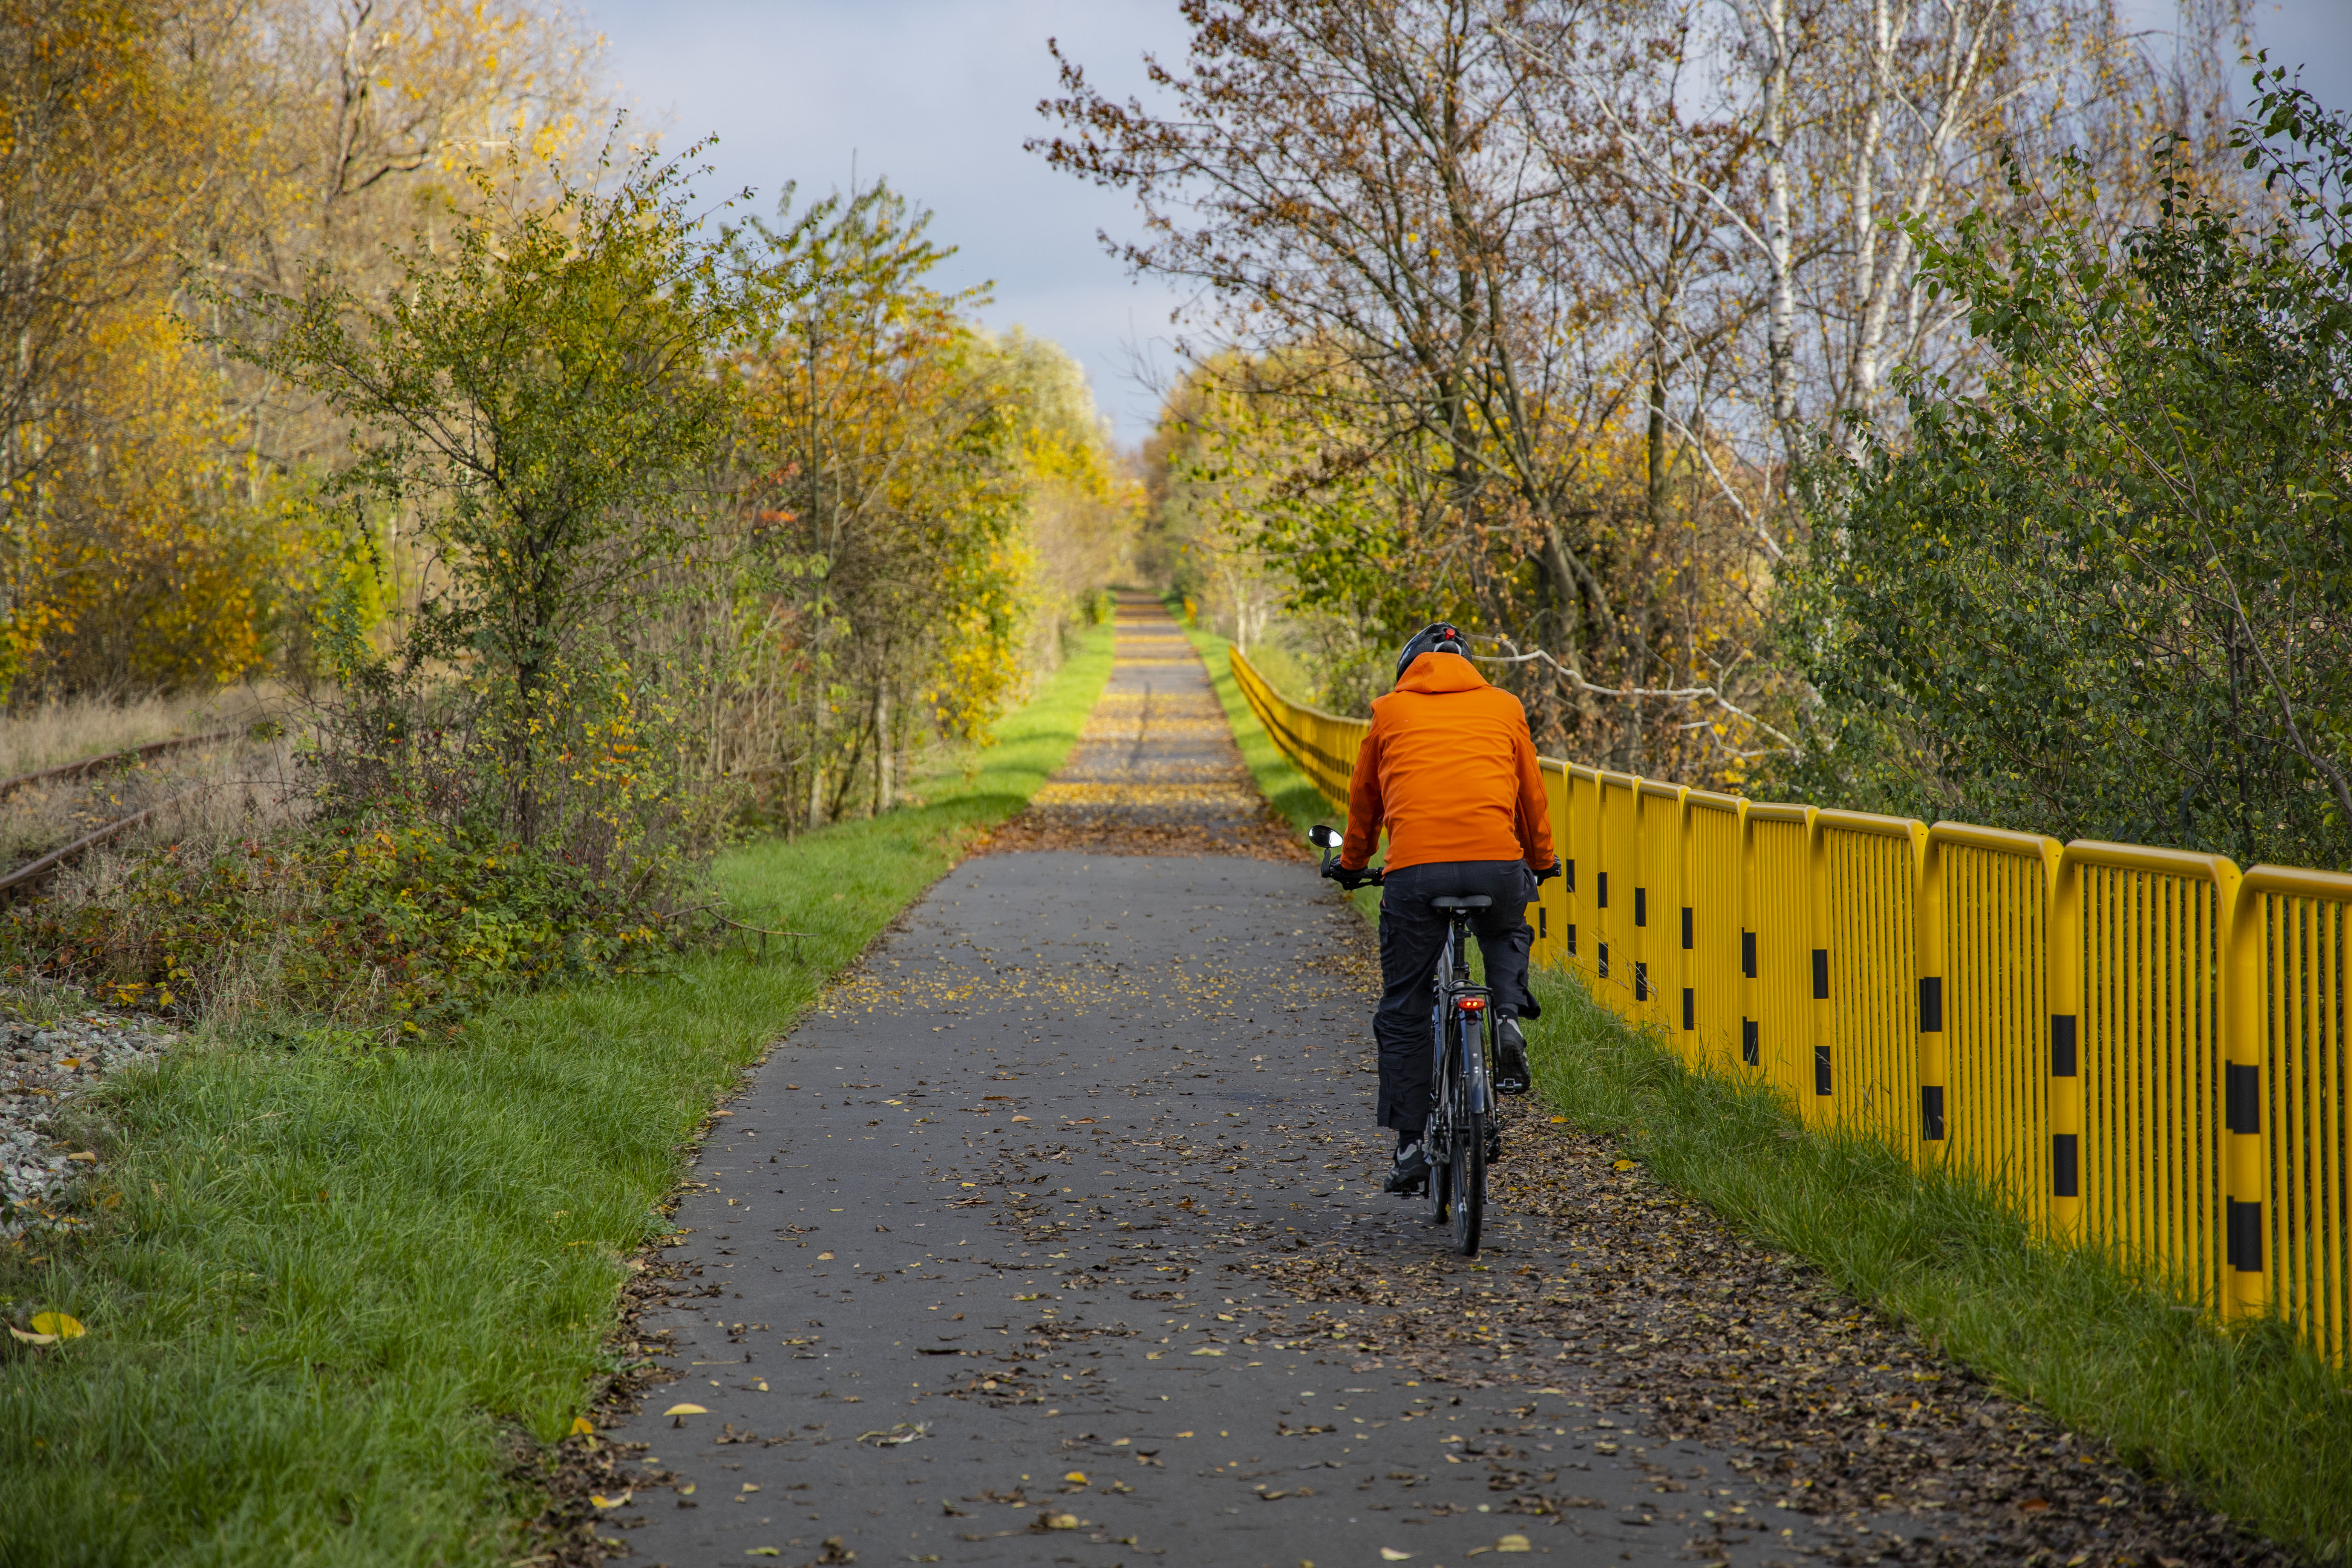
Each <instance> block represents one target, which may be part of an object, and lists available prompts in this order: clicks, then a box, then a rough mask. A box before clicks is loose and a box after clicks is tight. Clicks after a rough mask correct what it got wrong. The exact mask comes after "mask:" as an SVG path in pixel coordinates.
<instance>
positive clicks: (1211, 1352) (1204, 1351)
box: [1192, 1345, 1225, 1355]
mask: <svg viewBox="0 0 2352 1568" xmlns="http://www.w3.org/2000/svg"><path fill="white" fill-rule="evenodd" d="M1192 1353H1193V1354H1194V1355H1223V1354H1224V1353H1225V1352H1223V1351H1220V1350H1211V1349H1210V1348H1209V1347H1208V1346H1207V1345H1202V1347H1201V1348H1200V1349H1199V1350H1196V1351H1194V1352H1192Z"/></svg>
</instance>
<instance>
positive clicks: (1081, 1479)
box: [1062, 1470, 1087, 1486]
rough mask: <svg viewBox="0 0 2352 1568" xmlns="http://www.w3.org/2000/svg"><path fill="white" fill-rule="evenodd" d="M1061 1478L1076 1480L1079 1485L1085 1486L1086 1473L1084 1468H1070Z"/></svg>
mask: <svg viewBox="0 0 2352 1568" xmlns="http://www.w3.org/2000/svg"><path fill="white" fill-rule="evenodd" d="M1062 1479H1064V1480H1066V1481H1076V1482H1077V1483H1078V1485H1080V1486H1085V1485H1086V1484H1087V1473H1086V1471H1084V1470H1072V1471H1071V1472H1069V1474H1067V1475H1066V1476H1064V1477H1063V1478H1062Z"/></svg>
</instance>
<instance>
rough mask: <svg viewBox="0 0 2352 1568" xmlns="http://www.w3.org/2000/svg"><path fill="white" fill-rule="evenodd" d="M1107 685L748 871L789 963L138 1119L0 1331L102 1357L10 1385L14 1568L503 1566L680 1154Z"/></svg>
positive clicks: (5, 1519)
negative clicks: (785, 937)
mask: <svg viewBox="0 0 2352 1568" xmlns="http://www.w3.org/2000/svg"><path fill="white" fill-rule="evenodd" d="M1109 662H1110V658H1109V635H1108V628H1101V629H1098V630H1096V631H1094V632H1092V633H1090V634H1089V635H1088V637H1087V639H1086V643H1085V647H1084V651H1083V653H1082V654H1081V655H1080V656H1079V657H1078V658H1075V659H1073V660H1072V661H1071V662H1070V663H1069V664H1068V665H1066V666H1065V668H1063V670H1062V671H1061V672H1060V674H1059V675H1058V677H1056V678H1055V680H1054V681H1053V682H1052V683H1051V684H1050V685H1049V686H1048V688H1047V689H1045V691H1044V693H1043V694H1042V695H1041V696H1040V698H1039V699H1038V700H1036V701H1035V702H1034V703H1033V704H1031V705H1030V706H1029V707H1028V708H1027V709H1025V710H1022V711H1021V712H1019V713H1016V714H1014V715H1013V716H1012V717H1011V718H1009V719H1008V720H1007V721H1005V722H1004V723H1003V725H1002V726H1001V727H1000V733H1001V735H1002V737H1003V739H1002V741H1001V742H1000V743H999V744H998V745H996V746H995V747H993V748H992V749H990V750H989V751H987V752H984V753H982V754H981V755H980V756H979V757H977V758H976V759H973V760H974V761H975V763H976V766H975V767H974V768H973V770H972V771H971V773H970V774H969V775H962V774H961V773H956V774H950V775H949V776H945V777H942V778H940V779H936V780H932V781H928V782H927V783H926V784H925V785H924V787H923V788H922V791H921V793H922V794H923V795H924V796H925V798H926V801H927V804H926V805H922V806H920V807H915V808H910V809H906V810H901V811H897V812H892V813H890V814H888V815H887V816H881V817H878V818H876V819H873V820H870V821H865V822H858V823H854V824H850V825H846V826H842V827H839V828H834V829H829V830H826V831H824V832H820V833H814V834H810V835H807V836H805V837H801V838H799V839H797V840H794V841H792V842H789V843H787V842H783V841H781V840H769V841H765V842H762V843H759V844H756V845H752V846H751V847H747V848H745V849H743V850H741V851H740V852H737V853H735V854H733V855H730V856H729V857H727V858H726V859H725V860H724V862H723V863H722V865H721V866H720V867H719V885H720V887H721V888H722V889H723V890H724V891H725V892H726V893H727V894H728V895H729V896H730V900H731V901H730V909H731V910H734V911H735V912H736V914H737V918H739V919H740V920H743V921H746V922H747V923H751V924H756V925H763V926H770V927H774V928H779V929H789V930H793V931H806V932H809V933H811V935H810V937H809V938H808V939H807V940H806V941H805V942H804V944H803V951H802V952H800V953H799V955H798V958H797V960H795V959H794V958H793V955H792V952H791V949H790V946H789V945H788V944H778V945H776V946H772V948H771V949H770V952H769V956H768V959H767V960H766V962H764V963H763V962H761V961H759V960H758V959H757V957H756V956H755V955H754V953H753V952H751V950H750V949H749V948H748V947H741V946H739V947H736V948H733V949H730V950H729V951H727V952H719V953H715V954H710V955H707V956H704V957H700V958H698V959H695V960H693V961H691V962H689V963H687V964H686V965H685V966H684V967H683V969H682V971H681V972H680V973H677V974H676V975H674V976H671V977H668V978H667V979H661V980H640V981H627V982H619V983H610V984H600V985H595V986H589V987H583V988H582V989H580V990H578V991H574V992H571V993H566V994H542V995H538V996H528V997H519V998H514V999H510V1000H509V1001H508V1002H506V1003H504V1004H501V1005H496V1006H494V1007H492V1008H490V1009H489V1010H488V1013H487V1014H486V1015H485V1016H481V1017H480V1018H478V1020H477V1022H476V1023H475V1024H474V1025H473V1026H470V1027H469V1028H468V1031H467V1036H466V1043H465V1045H463V1046H462V1047H456V1048H446V1049H422V1050H413V1051H411V1050H394V1051H383V1052H353V1051H351V1050H349V1049H347V1048H345V1040H344V1038H343V1037H340V1036H338V1035H337V1034H336V1033H335V1032H334V1031H332V1030H326V1029H310V1030H305V1029H303V1028H302V1027H301V1026H299V1022H298V1021H280V1022H279V1023H278V1025H277V1026H251V1027H248V1028H247V1029H245V1030H243V1031H241V1032H239V1033H238V1034H236V1035H235V1036H233V1037H215V1038H213V1039H210V1040H207V1041H204V1042H201V1043H197V1044H192V1045H190V1046H188V1047H184V1048H182V1049H181V1050H179V1051H177V1052H175V1053H174V1054H173V1056H171V1057H170V1058H166V1060H165V1061H164V1063H163V1065H162V1067H161V1068H158V1069H156V1070H154V1071H152V1072H149V1073H147V1074H144V1075H142V1076H140V1077H137V1078H134V1079H131V1080H129V1081H127V1082H125V1083H123V1084H122V1085H121V1087H120V1089H119V1090H118V1092H116V1093H115V1094H114V1096H113V1098H112V1101H111V1103H110V1106H109V1107H108V1108H107V1110H108V1116H109V1121H110V1126H108V1127H105V1128H93V1129H91V1130H90V1131H91V1134H92V1136H94V1137H95V1138H96V1139H97V1140H98V1142H99V1143H100V1148H101V1149H102V1151H103V1152H104V1155H105V1160H104V1163H103V1164H102V1165H101V1166H100V1171H99V1174H98V1175H97V1176H96V1177H94V1178H93V1181H94V1190H93V1191H92V1192H91V1194H89V1195H90V1197H91V1199H92V1200H93V1203H94V1205H97V1206H96V1207H95V1208H94V1210H93V1212H94V1213H95V1214H97V1215H99V1216H100V1224H99V1225H98V1226H96V1227H94V1229H93V1230H92V1232H91V1233H90V1234H89V1236H88V1237H86V1238H84V1239H82V1240H80V1241H78V1242H75V1243H70V1244H63V1243H58V1242H55V1241H52V1242H51V1243H49V1244H48V1245H47V1246H46V1247H44V1249H43V1250H42V1251H40V1252H39V1253H37V1254H29V1255H28V1252H27V1251H26V1250H19V1251H18V1252H16V1253H15V1254H13V1255H9V1256H6V1257H5V1260H0V1313H5V1315H6V1316H8V1317H10V1318H11V1319H13V1320H15V1321H19V1322H21V1321H23V1320H24V1319H25V1317H26V1314H27V1313H28V1312H29V1311H32V1310H41V1309H47V1308H59V1309H63V1310H67V1311H69V1312H71V1313H73V1314H74V1315H75V1316H77V1317H79V1318H80V1319H81V1320H82V1321H83V1322H85V1323H86V1324H87V1325H88V1326H89V1334H88V1336H87V1337H86V1338H83V1339H79V1340H76V1341H74V1342H71V1343H69V1344H68V1345H66V1346H62V1347H59V1348H58V1350H55V1351H49V1352H38V1353H34V1352H26V1351H24V1350H23V1349H22V1348H20V1347H16V1346H15V1345H14V1343H13V1342H10V1345H11V1348H10V1349H9V1350H8V1351H6V1352H0V1356H5V1360H4V1361H0V1564H6V1565H10V1568H14V1565H16V1564H24V1565H26V1568H30V1565H33V1564H40V1565H43V1568H50V1565H64V1568H83V1565H88V1568H100V1565H105V1568H115V1565H123V1568H128V1565H131V1564H150V1563H174V1564H197V1565H215V1564H216V1565H220V1568H230V1565H238V1568H244V1565H263V1564H267V1565H268V1568H278V1565H279V1564H283V1563H291V1562H300V1563H320V1564H352V1565H353V1568H358V1565H362V1564H366V1565H370V1568H374V1565H379V1564H388V1563H420V1564H421V1563H436V1564H438V1563H458V1564H470V1563H482V1564H488V1563H504V1562H508V1561H511V1559H512V1558H513V1556H514V1554H515V1551H516V1548H517V1545H518V1539H517V1534H518V1526H517V1525H516V1523H515V1522H514V1521H516V1520H517V1519H518V1518H520V1517H522V1516H524V1515H527V1514H529V1513H530V1512H531V1511H533V1510H534V1509H535V1507H536V1505H537V1500H536V1498H535V1496H534V1495H533V1491H532V1489H531V1487H530V1483H529V1481H528V1479H524V1480H520V1481H517V1480H510V1479H502V1478H504V1477H505V1476H506V1474H507V1464H508V1448H507V1444H506V1434H508V1433H509V1432H521V1433H525V1434H528V1435H529V1436H531V1437H534V1438H536V1439H538V1440H540V1441H542V1442H545V1441H551V1440H552V1439H554V1438H556V1437H558V1436H561V1435H562V1433H563V1431H564V1430H565V1428H566V1426H567V1425H568V1424H569V1422H570V1421H571V1419H572V1416H573V1415H575V1414H577V1413H578V1412H579V1411H580V1409H581V1408H582V1406H583V1403H584V1402H585V1401H586V1400H587V1399H588V1397H589V1396H590V1394H591V1393H592V1391H593V1389H594V1387H595V1386H596V1384H597V1383H598V1380H599V1379H600V1377H602V1376H603V1375H604V1374H605V1373H607V1372H608V1371H609V1370H610V1368H611V1364H612V1363H610V1362H609V1361H608V1360H607V1358H606V1353H605V1352H604V1348H603V1341H604V1334H605V1332H606V1331H607V1330H608V1328H609V1326H610V1325H611V1323H612V1322H613V1321H614V1304H615V1300H616V1290H617V1287H618V1285H619V1282H620V1280H621V1279H622V1277H623V1275H622V1267H621V1261H620V1260H621V1258H622V1257H623V1256H624V1255H625V1254H626V1253H627V1252H628V1251H630V1250H631V1249H633V1248H635V1247H637V1246H639V1245H641V1244H642V1243H644V1242H645V1241H646V1240H647V1239H648V1238H650V1237H653V1236H655V1235H656V1233H657V1232H658V1231H659V1230H660V1229H661V1227H662V1220H661V1217H660V1215H659V1213H658V1205H659V1204H660V1203H661V1201H662V1199H663V1197H664V1196H665V1194H667V1192H668V1191H669V1190H670V1188H671V1186H672V1185H673V1184H674V1183H675V1182H676V1181H677V1177H678V1174H679V1173H680V1171H681V1168H682V1165H683V1162H684V1161H685V1160H686V1158H687V1157H688V1153H689V1152H690V1149H691V1141H692V1138H693V1135H694V1129H695V1128H696V1126H697V1125H698V1123H699V1122H700V1121H702V1119H703V1117H704V1115H705V1113H706V1112H707V1111H708V1110H709V1108H710V1106H711V1103H712V1101H713V1100H715V1099H716V1098H717V1097H718V1096H719V1095H720V1094H722V1093H723V1092H725V1090H726V1089H727V1088H728V1087H729V1086H730V1084H731V1083H733V1082H734V1081H735V1079H736V1078H737V1075H738V1074H740V1072H741V1070H742V1069H743V1068H744V1067H745V1066H746V1065H747V1064H749V1063H751V1062H752V1061H754V1060H755V1059H757V1058H758V1057H759V1056H760V1055H761V1052H762V1051H764V1050H765V1049H766V1048H768V1047H770V1046H772V1044H773V1043H774V1042H775V1041H777V1040H778V1039H780V1038H781V1037H782V1036H783V1035H784V1034H785V1033H786V1031H787V1030H789V1029H790V1027H791V1026H792V1025H793V1021H794V1020H795V1019H796V1018H797V1017H798V1016H799V1015H800V1014H801V1013H802V1012H803V1010H804V1009H805V1008H806V1007H807V1006H808V1005H809V1004H810V1003H811V1002H812V1001H813V1000H814V997H815V996H816V994H817V993H818V990H819V988H820V987H821V986H822V985H823V984H824V981H825V980H826V979H827V978H828V977H829V976H830V975H831V974H832V973H835V971H836V970H837V969H838V968H839V967H840V966H841V965H843V964H844V963H847V962H849V961H850V960H851V959H853V958H855V957H856V955H857V954H858V953H859V952H862V951H863V950H864V949H865V947H866V944H867V943H868V942H871V941H872V940H873V938H874V936H875V934H876V933H877V931H880V930H881V929H882V928H883V926H885V925H886V924H887V922H888V921H890V920H891V919H892V918H893V917H895V916H896V915H897V913H898V911H899V910H901V909H903V908H904V907H905V905H906V904H907V902H908V900H911V899H912V898H914V897H915V896H916V895H917V894H918V893H919V892H920V891H921V890H922V889H923V888H925V887H926V886H928V885H929V883H930V882H931V881H932V880H934V879H936V878H937V877H938V876H939V875H940V873H941V872H942V871H944V870H945V869H946V868H948V867H949V866H950V865H951V864H953V862H954V860H955V859H956V858H957V857H958V856H959V855H960V854H961V852H962V851H963V850H964V848H965V847H967V846H969V844H970V843H971V840H972V838H973V837H975V836H976V835H977V834H979V833H982V832H984V831H986V830H987V829H988V828H990V827H992V826H994V825H995V824H997V823H998V822H1001V821H1002V820H1003V818H1004V817H1005V816H1008V815H1009V814H1010V813H1012V812H1013V811H1014V810H1016V809H1018V807H1019V806H1020V805H1022V804H1023V803H1024V801H1026V800H1027V799H1028V797H1029V795H1031V794H1032V793H1033V792H1034V790H1035V788H1036V787H1037V785H1038V784H1042V783H1043V782H1044V781H1045V777H1046V776H1047V775H1048V774H1049V773H1051V772H1052V771H1053V770H1054V768H1055V767H1056V766H1058V765H1059V763H1060V761H1061V758H1062V757H1063V755H1064V754H1065V753H1066V751H1067V750H1068V747H1069V745H1070V742H1072V741H1073V740H1074V739H1075V738H1076V734H1077V732H1078V730H1079V727H1080V726H1081V724H1082V723H1083V722H1084V720H1085V717H1086V714H1087V710H1088V709H1089V708H1091V707H1092V705H1093V702H1094V699H1095V697H1096V695H1097V693H1098V692H1099V690H1100V689H1101V686H1102V682H1103V679H1104V678H1105V676H1106V675H1107V674H1108V669H1109ZM104 1205H113V1206H111V1207H108V1206H104Z"/></svg>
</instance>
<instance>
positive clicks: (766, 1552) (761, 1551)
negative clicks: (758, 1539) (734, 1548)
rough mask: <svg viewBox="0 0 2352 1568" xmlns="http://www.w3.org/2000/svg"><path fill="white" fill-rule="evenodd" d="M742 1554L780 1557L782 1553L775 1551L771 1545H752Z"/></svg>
mask: <svg viewBox="0 0 2352 1568" xmlns="http://www.w3.org/2000/svg"><path fill="white" fill-rule="evenodd" d="M743 1555H744V1556H746V1557H782V1555H783V1553H782V1552H779V1551H777V1550H776V1549H775V1548H774V1547H772V1546H754V1547H751V1548H750V1549H749V1550H747V1551H746V1552H744V1553H743Z"/></svg>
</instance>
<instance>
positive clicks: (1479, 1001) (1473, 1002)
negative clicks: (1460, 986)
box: [1455, 996, 1486, 1013]
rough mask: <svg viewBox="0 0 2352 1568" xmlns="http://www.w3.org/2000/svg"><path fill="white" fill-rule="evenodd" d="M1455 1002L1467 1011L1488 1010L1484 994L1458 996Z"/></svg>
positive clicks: (1478, 1011) (1481, 1011)
mask: <svg viewBox="0 0 2352 1568" xmlns="http://www.w3.org/2000/svg"><path fill="white" fill-rule="evenodd" d="M1455 1003H1456V1005H1458V1006H1460V1007H1461V1009H1462V1010H1463V1011H1464V1012H1465V1013H1483V1012H1485V1011H1486V998H1485V997H1484V996H1462V997H1457V998H1455Z"/></svg>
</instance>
